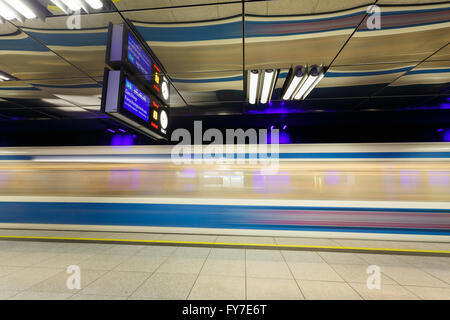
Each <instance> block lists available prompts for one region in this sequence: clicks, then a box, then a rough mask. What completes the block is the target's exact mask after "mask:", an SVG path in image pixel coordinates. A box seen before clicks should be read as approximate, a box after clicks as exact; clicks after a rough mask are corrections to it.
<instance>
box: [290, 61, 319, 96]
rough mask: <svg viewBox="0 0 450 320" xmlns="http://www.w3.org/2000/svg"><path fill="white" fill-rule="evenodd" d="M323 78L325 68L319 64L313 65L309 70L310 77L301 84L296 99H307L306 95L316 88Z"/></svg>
mask: <svg viewBox="0 0 450 320" xmlns="http://www.w3.org/2000/svg"><path fill="white" fill-rule="evenodd" d="M322 78H323V68H322V67H320V70H319V67H318V66H312V67H311V69H310V70H309V75H308V78H307V79H306V80H305V81H304V82H303V84H301V85H300V88H299V90H298V92H296V93H295V95H294V99H295V100H299V99H305V98H306V96H307V95H308V94H309V93H310V92H311V91H312V89H314V87H315V86H316V85H317V83H319V81H320V80H321V79H322Z"/></svg>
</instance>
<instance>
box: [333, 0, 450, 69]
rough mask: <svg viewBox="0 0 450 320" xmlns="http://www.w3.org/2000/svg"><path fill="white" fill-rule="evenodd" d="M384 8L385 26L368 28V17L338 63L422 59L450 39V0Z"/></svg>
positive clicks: (337, 60)
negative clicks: (441, 2) (448, 1)
mask: <svg viewBox="0 0 450 320" xmlns="http://www.w3.org/2000/svg"><path fill="white" fill-rule="evenodd" d="M381 10H382V11H381V29H380V30H377V29H374V30H370V29H368V26H367V18H366V20H365V21H364V22H363V23H361V25H360V27H359V28H358V31H357V32H355V34H354V35H353V37H352V38H351V39H350V41H349V42H348V44H347V45H346V46H345V48H344V49H343V51H342V52H341V54H340V55H339V56H338V58H337V59H336V61H335V62H334V65H352V64H363V63H393V62H411V61H418V62H420V61H422V60H424V59H426V58H427V57H429V56H431V55H432V54H433V53H434V52H436V51H437V50H439V49H440V48H442V47H443V46H445V45H446V44H447V43H448V42H449V34H450V3H447V4H435V5H416V6H381Z"/></svg>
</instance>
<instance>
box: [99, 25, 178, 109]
mask: <svg viewBox="0 0 450 320" xmlns="http://www.w3.org/2000/svg"><path fill="white" fill-rule="evenodd" d="M106 65H107V66H108V67H109V68H110V69H112V70H117V69H120V68H122V67H124V68H125V69H126V70H127V71H129V72H130V73H131V74H133V75H134V76H135V77H136V78H138V80H139V81H142V82H143V85H145V86H146V87H147V89H148V90H150V91H151V92H152V93H153V94H154V95H155V96H156V97H157V98H159V99H160V100H161V102H163V103H165V104H167V103H168V102H169V98H170V86H169V82H168V79H167V77H166V76H165V74H164V71H163V68H162V67H161V65H160V64H159V63H158V61H157V59H156V57H154V56H153V55H152V54H151V50H150V49H149V48H148V46H147V45H146V44H145V42H144V41H142V40H140V39H139V37H138V36H137V34H136V33H135V32H133V31H131V30H130V28H129V27H128V26H127V25H126V24H115V25H113V24H110V25H109V32H108V45H107V52H106Z"/></svg>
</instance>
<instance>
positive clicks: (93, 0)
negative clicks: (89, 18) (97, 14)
mask: <svg viewBox="0 0 450 320" xmlns="http://www.w3.org/2000/svg"><path fill="white" fill-rule="evenodd" d="M85 1H86V2H87V3H88V4H89V6H90V7H91V8H92V9H95V10H97V9H101V8H103V3H102V2H101V1H100V0H85Z"/></svg>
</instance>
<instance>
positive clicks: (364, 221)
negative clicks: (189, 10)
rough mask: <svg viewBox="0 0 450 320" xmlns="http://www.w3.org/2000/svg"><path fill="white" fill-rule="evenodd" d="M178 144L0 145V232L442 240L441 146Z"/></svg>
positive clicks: (446, 165)
mask: <svg viewBox="0 0 450 320" xmlns="http://www.w3.org/2000/svg"><path fill="white" fill-rule="evenodd" d="M189 147H191V149H189V150H191V152H192V154H189V155H188V157H187V159H191V160H192V161H186V162H185V163H176V162H174V161H173V154H172V151H173V146H118V147H48V148H1V149H0V228H25V229H27V228H33V229H64V230H109V231H119V230H120V231H142V232H175V233H209V234H241V235H242V234H246V235H249V234H258V235H284V236H308V237H350V238H368V239H372V238H377V239H380V238H381V239H418V238H420V239H422V240H430V241H431V240H432V241H448V240H447V239H449V237H448V236H449V235H450V144H449V143H392V144H317V145H315V144H311V145H279V146H278V147H277V148H276V149H271V147H270V146H268V150H269V151H274V150H275V151H276V152H273V153H272V154H271V155H270V156H272V157H273V159H274V161H275V162H274V163H276V166H275V167H273V168H272V169H274V168H275V170H265V167H264V164H263V163H262V162H259V161H253V162H252V161H251V160H252V159H253V160H255V159H259V158H258V156H259V154H258V155H256V156H255V150H258V149H255V148H254V147H255V146H250V145H245V146H235V149H234V151H233V150H232V149H227V148H226V146H224V148H223V150H225V151H224V154H223V155H222V159H221V158H220V157H217V158H214V159H213V160H214V161H209V162H207V161H205V159H203V158H202V157H203V156H205V155H206V154H207V151H208V150H207V149H206V148H207V147H206V146H203V147H201V146H189ZM230 150H231V151H230ZM199 155H201V156H199ZM253 156H255V157H253ZM226 157H228V160H229V161H228V162H227V161H220V160H224V159H223V158H226ZM210 160H211V159H210Z"/></svg>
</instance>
